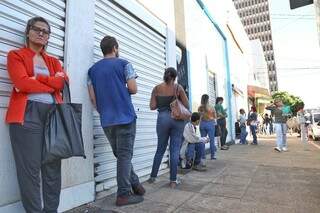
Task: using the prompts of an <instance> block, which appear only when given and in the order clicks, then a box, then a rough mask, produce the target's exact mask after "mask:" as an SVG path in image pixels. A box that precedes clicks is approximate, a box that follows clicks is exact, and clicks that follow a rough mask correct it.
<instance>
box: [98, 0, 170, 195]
mask: <svg viewBox="0 0 320 213" xmlns="http://www.w3.org/2000/svg"><path fill="white" fill-rule="evenodd" d="M163 27H165V25H164V24H163ZM106 35H111V36H114V37H116V38H117V40H118V42H119V46H120V57H122V58H125V59H127V60H128V61H130V62H131V63H132V64H133V66H134V68H135V70H136V71H137V74H138V75H139V78H138V79H137V84H138V94H136V95H133V96H132V99H133V104H134V107H135V111H136V113H137V116H138V119H137V134H136V141H135V146H134V156H133V160H132V162H133V165H134V169H135V171H136V173H137V174H138V176H140V177H141V176H146V175H148V174H150V172H151V167H152V163H153V157H154V153H155V150H156V145H157V135H156V117H157V113H156V112H154V111H150V109H149V100H150V96H151V91H152V89H153V87H154V86H155V85H156V84H158V83H160V82H161V81H162V77H163V72H164V69H165V66H166V53H165V39H166V38H165V36H164V35H161V34H160V33H158V32H156V31H155V30H154V29H152V26H147V25H146V24H144V23H143V22H142V21H141V20H139V19H138V18H136V17H135V16H134V15H132V14H131V13H130V12H129V11H127V10H125V9H124V8H122V7H121V6H119V5H117V4H116V3H114V2H113V1H107V0H96V2H95V47H94V48H95V49H94V54H95V57H94V59H95V62H96V61H98V60H100V59H101V58H102V53H101V50H100V47H99V45H100V41H101V39H102V38H103V37H104V36H106ZM93 128H94V167H95V181H96V191H97V192H101V191H103V190H109V189H111V188H113V187H115V186H116V159H115V157H114V156H113V153H112V150H111V146H110V144H109V142H108V141H107V139H106V137H105V135H104V133H103V130H102V128H101V126H100V120H99V115H98V113H97V112H94V127H93ZM165 156H166V155H165ZM164 161H167V158H166V157H165V158H164V159H163V162H164ZM166 167H167V165H166V164H164V163H163V164H162V165H161V169H163V168H166Z"/></svg>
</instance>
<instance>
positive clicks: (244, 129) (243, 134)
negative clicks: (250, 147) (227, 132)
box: [240, 124, 248, 144]
mask: <svg viewBox="0 0 320 213" xmlns="http://www.w3.org/2000/svg"><path fill="white" fill-rule="evenodd" d="M240 128H241V133H240V143H241V144H246V139H247V135H248V132H247V127H246V125H245V124H244V125H240Z"/></svg>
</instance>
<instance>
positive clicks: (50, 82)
mask: <svg viewBox="0 0 320 213" xmlns="http://www.w3.org/2000/svg"><path fill="white" fill-rule="evenodd" d="M40 54H41V56H42V57H43V59H44V61H45V63H46V66H47V68H48V70H49V73H50V76H45V75H37V77H36V79H33V78H32V77H33V76H34V70H33V69H34V64H33V57H34V56H35V55H36V53H35V52H34V51H33V50H31V49H30V48H28V47H23V48H21V49H17V50H11V51H10V52H9V53H8V56H7V70H8V73H9V77H10V79H11V81H12V83H13V89H12V93H11V97H10V102H9V106H8V110H7V114H6V122H7V123H23V122H24V114H25V109H26V105H27V100H28V94H30V93H43V92H44V93H51V94H52V95H53V97H54V98H55V101H56V102H57V103H62V102H63V101H62V96H61V90H62V89H63V86H64V80H68V78H67V75H65V76H66V77H65V78H63V77H58V76H57V77H55V74H56V73H57V72H64V71H63V69H62V66H61V64H60V62H59V60H58V59H56V58H54V57H52V56H49V55H47V54H46V52H45V51H44V50H43V51H41V53H40Z"/></svg>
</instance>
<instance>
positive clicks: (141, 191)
mask: <svg viewBox="0 0 320 213" xmlns="http://www.w3.org/2000/svg"><path fill="white" fill-rule="evenodd" d="M132 191H133V193H134V194H135V195H141V196H142V195H144V194H145V193H146V190H145V189H144V188H143V186H142V185H141V184H139V185H137V186H132Z"/></svg>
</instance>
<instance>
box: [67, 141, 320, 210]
mask: <svg viewBox="0 0 320 213" xmlns="http://www.w3.org/2000/svg"><path fill="white" fill-rule="evenodd" d="M288 139H289V140H288V144H289V146H288V148H289V151H288V152H283V153H278V152H275V151H274V150H273V147H274V141H275V139H274V137H260V138H259V140H260V141H259V145H258V146H254V145H232V146H231V147H230V149H229V150H228V151H219V153H218V156H217V157H218V160H215V161H208V162H207V169H208V171H206V172H197V171H191V172H189V173H187V174H185V175H181V176H180V177H181V179H182V184H181V185H179V187H178V189H175V190H173V189H170V188H169V187H168V179H169V178H168V174H165V175H162V176H161V177H159V179H158V182H157V183H156V184H148V183H145V184H144V186H145V188H146V190H147V193H146V195H145V201H144V202H143V203H141V204H137V205H133V206H126V207H121V208H119V207H116V206H115V204H114V202H115V195H112V196H109V197H106V198H104V199H101V200H97V201H96V202H94V203H92V204H88V205H86V206H83V207H80V208H78V209H75V210H71V211H68V213H80V212H81V213H82V212H86V213H108V212H128V213H129V212H130V213H135V212H137V213H140V212H141V213H143V212H152V213H156V212H159V213H160V212H177V213H178V212H188V213H189V212H191V213H192V212H194V213H203V212H208V213H209V212H227V213H229V212H237V213H246V212H250V213H252V212H259V213H260V212H263V213H264V212H265V213H276V212H279V213H287V212H288V213H292V212H297V213H298V212H299V213H300V212H301V213H313V212H314V213H318V212H320V149H319V148H317V147H315V146H313V145H311V144H310V145H309V151H304V149H303V146H302V145H301V144H300V143H299V142H300V141H299V139H298V138H297V137H295V136H289V137H288Z"/></svg>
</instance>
